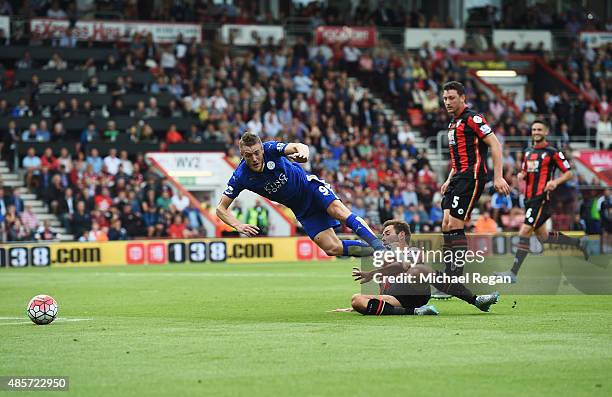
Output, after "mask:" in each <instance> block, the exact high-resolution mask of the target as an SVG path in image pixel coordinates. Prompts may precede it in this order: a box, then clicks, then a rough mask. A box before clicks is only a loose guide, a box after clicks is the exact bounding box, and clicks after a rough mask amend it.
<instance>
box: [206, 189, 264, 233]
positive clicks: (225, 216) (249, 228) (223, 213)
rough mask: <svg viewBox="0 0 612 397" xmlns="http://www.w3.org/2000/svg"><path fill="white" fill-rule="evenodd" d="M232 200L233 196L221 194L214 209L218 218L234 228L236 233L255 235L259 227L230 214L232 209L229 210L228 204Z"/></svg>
mask: <svg viewBox="0 0 612 397" xmlns="http://www.w3.org/2000/svg"><path fill="white" fill-rule="evenodd" d="M233 201H234V199H233V198H231V197H227V196H226V195H225V194H223V195H221V201H219V204H218V205H217V211H216V213H217V216H218V217H219V219H221V220H222V221H223V222H224V223H225V224H226V225H228V226H231V227H233V228H234V229H236V231H237V232H238V233H241V234H244V235H246V236H249V237H253V236H257V234H259V228H258V227H257V226H253V225H249V224H246V223H240V221H239V220H238V219H236V217H235V216H234V215H233V214H232V211H230V210H229V206H230V205H231V204H232V202H233Z"/></svg>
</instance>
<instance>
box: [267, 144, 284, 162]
mask: <svg viewBox="0 0 612 397" xmlns="http://www.w3.org/2000/svg"><path fill="white" fill-rule="evenodd" d="M263 147H264V154H265V155H266V156H267V157H268V158H279V157H282V156H284V155H285V148H286V147H287V144H286V143H283V142H276V141H268V142H264V144H263Z"/></svg>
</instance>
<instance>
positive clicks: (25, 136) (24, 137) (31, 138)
mask: <svg viewBox="0 0 612 397" xmlns="http://www.w3.org/2000/svg"><path fill="white" fill-rule="evenodd" d="M36 131H37V127H36V124H34V123H32V124H30V128H29V129H27V130H25V131H24V132H23V133H22V134H21V141H22V142H37V141H38V135H37V134H36Z"/></svg>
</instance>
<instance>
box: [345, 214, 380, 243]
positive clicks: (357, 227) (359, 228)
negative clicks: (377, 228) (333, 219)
mask: <svg viewBox="0 0 612 397" xmlns="http://www.w3.org/2000/svg"><path fill="white" fill-rule="evenodd" d="M346 226H348V227H350V228H351V229H352V230H353V231H354V232H355V234H356V235H358V236H359V237H361V239H362V240H364V241H365V242H366V243H368V244H369V245H370V247H372V248H374V251H381V250H384V249H385V246H384V245H383V243H382V241H380V240H379V239H378V237H376V236H375V235H374V233H373V232H372V230H370V227H369V226H368V225H367V224H366V223H365V221H364V220H363V219H361V218H360V217H358V216H356V215H355V214H351V215H349V217H348V218H346Z"/></svg>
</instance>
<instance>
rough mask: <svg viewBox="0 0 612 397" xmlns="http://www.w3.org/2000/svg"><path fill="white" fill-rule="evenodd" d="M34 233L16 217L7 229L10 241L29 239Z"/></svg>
mask: <svg viewBox="0 0 612 397" xmlns="http://www.w3.org/2000/svg"><path fill="white" fill-rule="evenodd" d="M31 236H32V233H31V232H30V231H29V230H28V229H27V228H26V227H25V226H24V225H23V224H22V223H21V221H20V220H19V219H16V220H15V222H13V223H12V224H11V225H10V226H9V227H8V230H7V239H8V241H27V240H30V238H31Z"/></svg>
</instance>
